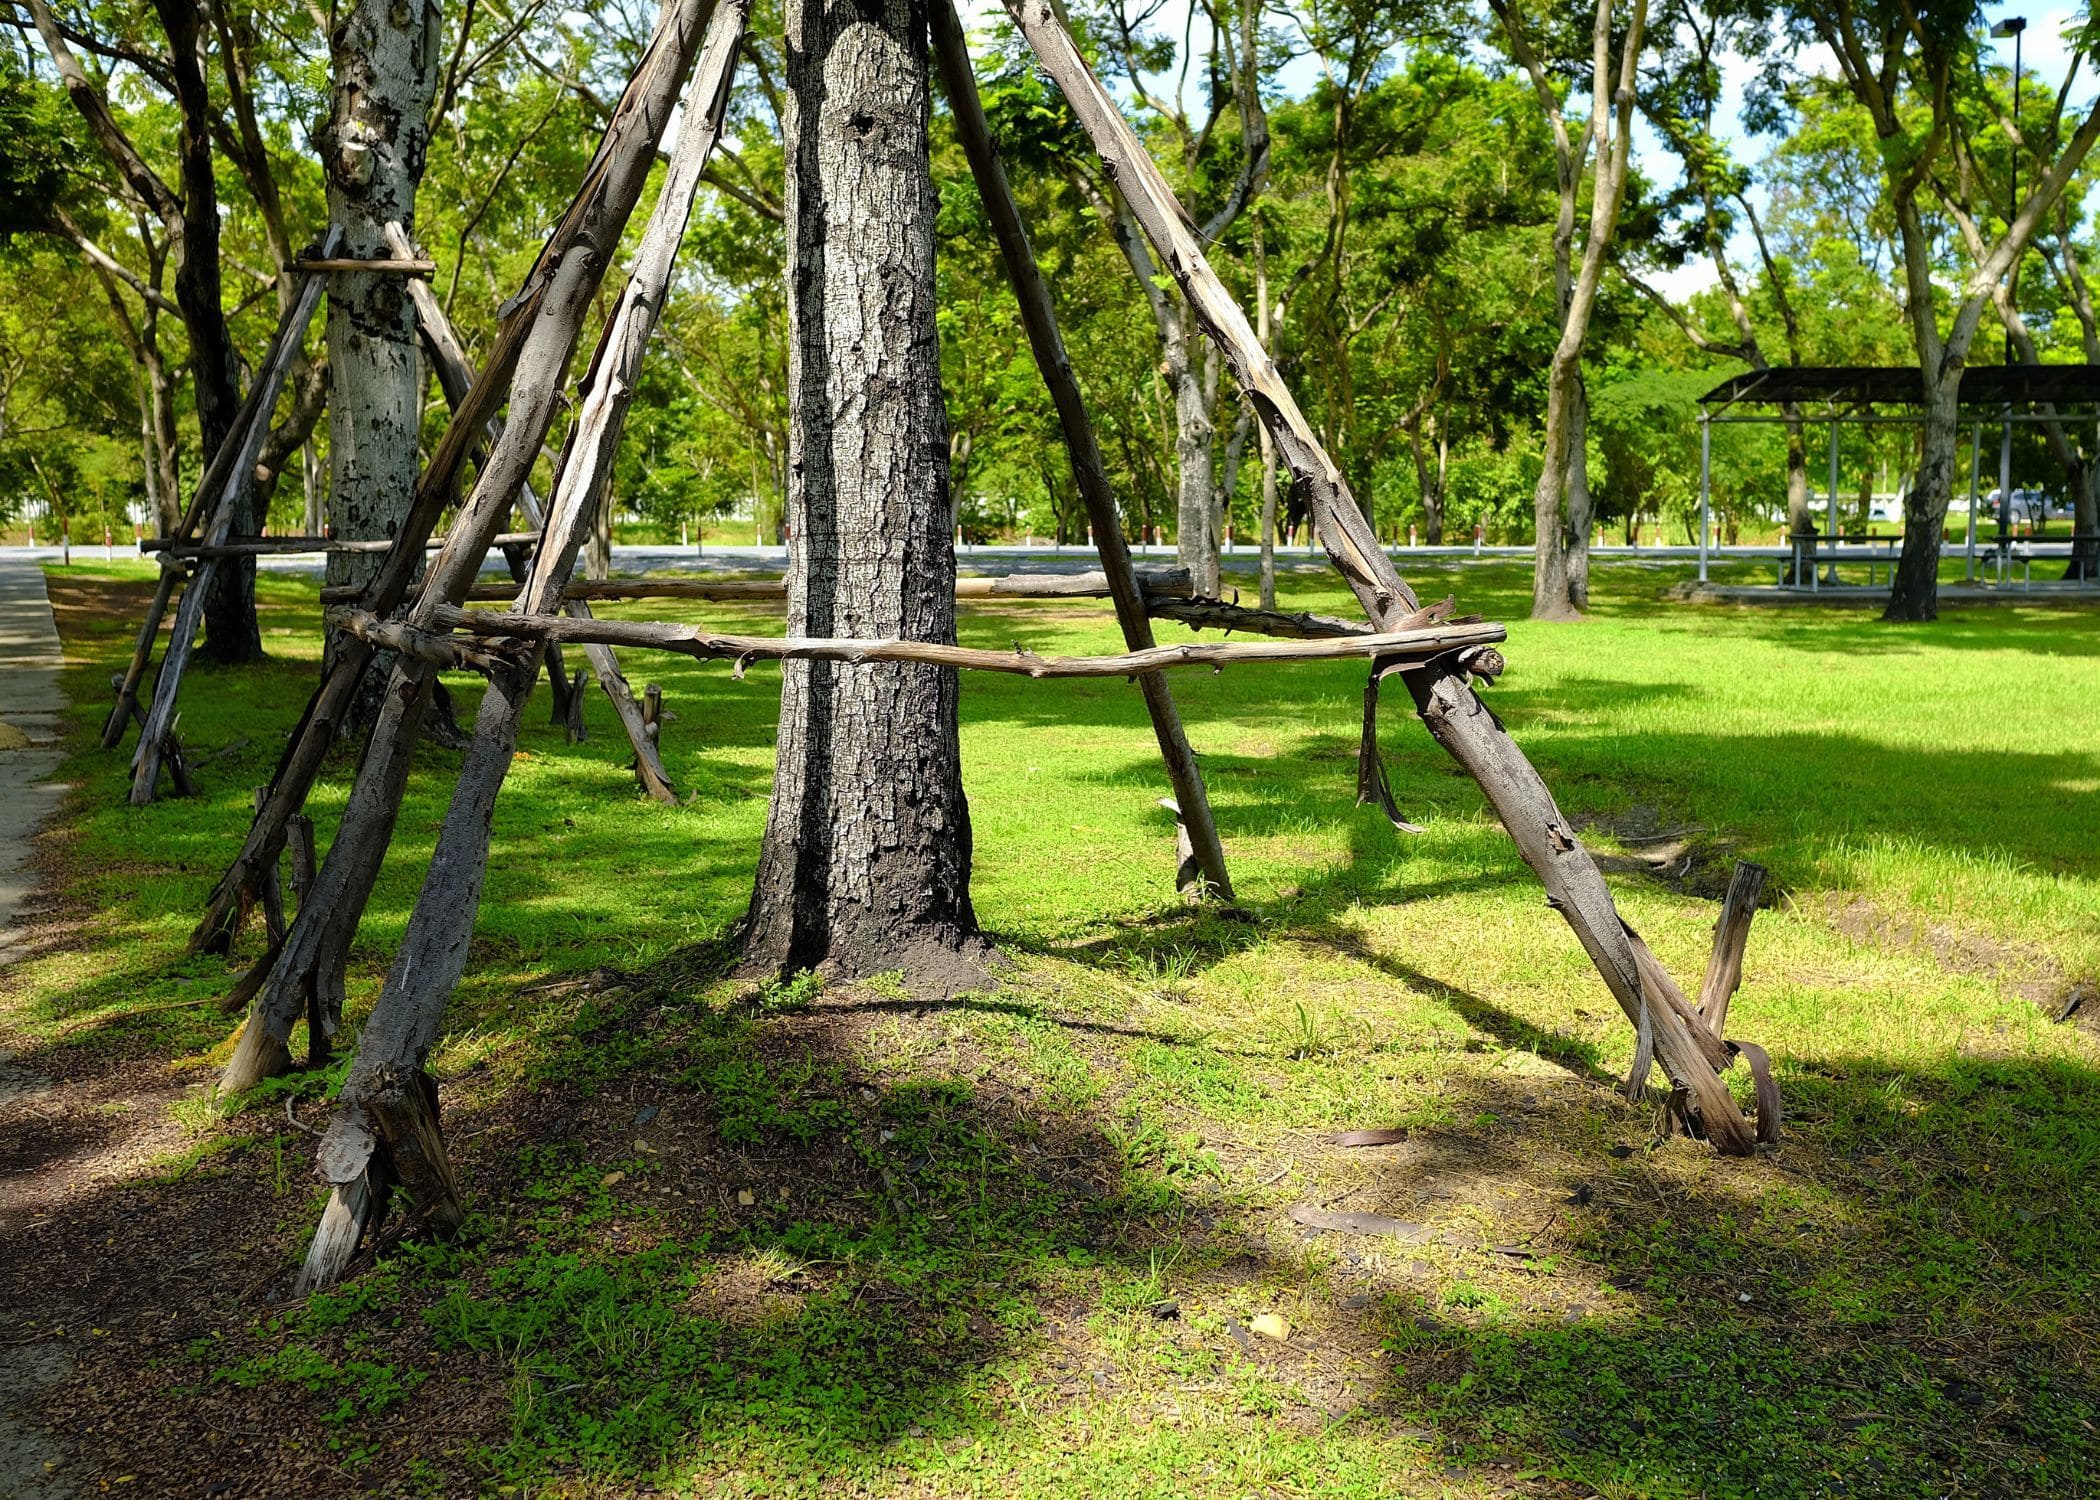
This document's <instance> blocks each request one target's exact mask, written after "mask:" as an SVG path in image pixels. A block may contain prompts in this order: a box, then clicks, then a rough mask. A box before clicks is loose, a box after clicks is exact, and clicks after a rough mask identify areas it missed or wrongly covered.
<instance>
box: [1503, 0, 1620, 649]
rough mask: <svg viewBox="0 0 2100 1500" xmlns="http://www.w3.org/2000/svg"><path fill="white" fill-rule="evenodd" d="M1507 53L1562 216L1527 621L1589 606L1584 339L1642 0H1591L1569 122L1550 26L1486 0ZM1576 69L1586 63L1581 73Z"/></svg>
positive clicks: (1616, 178)
mask: <svg viewBox="0 0 2100 1500" xmlns="http://www.w3.org/2000/svg"><path fill="white" fill-rule="evenodd" d="M1489 4H1490V5H1491V6H1492V7H1493V9H1494V12H1495V18H1496V20H1497V21H1499V22H1500V23H1501V34H1502V36H1503V37H1504V39H1505V40H1506V41H1507V43H1508V46H1509V50H1510V53H1511V55H1512V56H1513V57H1515V58H1516V60H1517V63H1518V65H1519V66H1520V67H1521V68H1523V70H1524V72H1525V74H1526V76H1528V77H1529V78H1530V80H1531V85H1532V88H1533V90H1534V91H1535V92H1536V93H1537V95H1538V100H1539V107H1540V108H1541V109H1542V110H1543V111H1544V112H1545V115H1546V119H1547V122H1548V124H1549V125H1550V126H1551V127H1552V131H1553V151H1554V160H1555V163H1556V164H1557V166H1558V167H1559V179H1560V180H1559V187H1560V214H1559V217H1558V218H1557V219H1556V220H1555V223H1554V229H1553V279H1554V289H1555V292H1556V293H1557V295H1558V301H1559V309H1560V319H1559V322H1560V339H1559V342H1558V343H1557V344H1556V345H1555V347H1554V351H1553V359H1552V363H1551V364H1550V365H1549V366H1548V367H1547V374H1546V422H1545V434H1544V438H1543V454H1542V460H1543V461H1542V462H1541V464H1540V466H1539V478H1538V485H1537V488H1536V489H1535V491H1534V494H1533V500H1532V509H1533V513H1534V516H1535V525H1536V527H1537V534H1536V537H1535V540H1534V547H1535V550H1536V558H1537V562H1536V567H1535V570H1534V573H1533V577H1532V593H1531V613H1532V616H1533V618H1535V619H1544V620H1560V619H1570V618H1573V617H1574V616H1575V615H1578V614H1580V613H1581V611H1582V610H1584V609H1585V608H1587V607H1588V605H1589V595H1590V563H1589V557H1590V552H1589V546H1590V492H1589V473H1588V459H1587V443H1586V439H1585V427H1586V422H1585V397H1584V392H1583V385H1582V350H1583V341H1584V340H1585V339H1586V338H1587V337H1588V334H1589V326H1590V318H1591V316H1592V315H1593V314H1594V313H1595V311H1596V305H1597V291H1598V286H1599V283H1600V282H1601V280H1602V279H1603V274H1604V266H1605V259H1606V256H1607V255H1608V253H1609V252H1610V249H1611V243H1612V236H1613V235H1614V234H1615V233H1616V231H1617V229H1618V222H1619V207H1620V204H1621V202H1622V201H1623V199H1624V196H1625V192H1626V179H1627V171H1628V165H1629V163H1630V161H1631V156H1632V151H1633V108H1634V100H1635V93H1636V90H1635V83H1636V74H1637V68H1638V65H1639V61H1640V55H1641V48H1642V45H1643V43H1644V33H1645V27H1646V24H1647V16H1648V6H1647V0H1632V4H1631V5H1630V6H1629V7H1628V9H1627V13H1626V15H1625V17H1624V20H1623V21H1621V20H1620V18H1619V15H1618V11H1617V8H1616V7H1615V6H1614V5H1613V3H1612V0H1597V6H1596V12H1595V14H1594V16H1593V17H1592V19H1591V24H1590V36H1589V41H1590V49H1589V57H1588V61H1587V63H1586V65H1578V66H1577V70H1576V71H1577V73H1578V76H1585V77H1586V78H1587V81H1588V84H1589V94H1590V113H1589V119H1588V121H1587V123H1586V124H1585V125H1584V126H1583V127H1581V128H1580V129H1579V130H1577V129H1575V128H1573V127H1571V125H1570V123H1569V121H1568V118H1567V115H1566V112H1565V109H1564V105H1563V96H1562V85H1561V83H1560V81H1559V80H1558V79H1557V78H1556V77H1555V75H1554V72H1553V70H1552V66H1551V59H1552V58H1553V56H1554V54H1553V53H1552V52H1549V51H1547V50H1544V47H1543V43H1544V42H1545V41H1546V40H1547V39H1548V36H1549V35H1550V34H1547V33H1543V32H1542V30H1541V28H1540V27H1539V26H1538V25H1537V24H1536V23H1535V22H1534V21H1533V20H1532V19H1530V18H1528V17H1527V15H1526V12H1525V8H1524V4H1523V0H1489ZM1585 70H1586V71H1585ZM1585 167H1587V170H1588V176H1589V189H1590V211H1589V221H1588V224H1587V225H1586V227H1585V228H1584V229H1583V232H1582V235H1581V240H1582V250H1581V255H1580V258H1579V259H1578V258H1577V256H1576V253H1575V241H1576V218H1577V203H1578V199H1579V198H1580V195H1581V192H1582V188H1583V180H1584V170H1585Z"/></svg>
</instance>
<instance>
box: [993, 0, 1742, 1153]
mask: <svg viewBox="0 0 2100 1500" xmlns="http://www.w3.org/2000/svg"><path fill="white" fill-rule="evenodd" d="M1005 4H1006V9H1007V13H1008V15H1010V16H1011V17H1012V18H1013V20H1014V23H1015V25H1016V26H1017V27H1018V28H1019V29H1020V31H1021V34H1022V35H1023V36H1024V37H1026V38H1027V40H1028V43H1029V46H1030V48H1031V49H1032V50H1033V51H1034V53H1035V55H1036V57H1037V59H1038V60H1039V61H1040V62H1041V64H1042V66H1043V69H1044V71H1045V72H1046V73H1047V74H1048V75H1049V76H1050V79H1051V80H1052V82H1054V83H1055V84H1056V85H1057V87H1058V89H1059V90H1060V91H1061V92H1062V93H1063V94H1064V96H1065V99H1066V102H1067V103H1068V104H1070V106H1071V108H1072V111H1073V114H1074V116H1075V117H1076V118H1077V120H1078V122H1079V124H1080V126H1081V128H1083V129H1084V130H1085V131H1086V132H1087V135H1088V137H1089V138H1090V140H1091V141H1092V143H1093V146H1094V150H1095V151H1096V153H1097V154H1099V156H1100V157H1101V159H1102V161H1103V162H1104V164H1105V165H1106V166H1107V168H1108V170H1109V172H1110V174H1111V176H1112V177H1113V178H1114V180H1115V182H1116V185H1117V186H1118V187H1119V188H1120V189H1121V190H1122V191H1123V193H1124V194H1125V195H1126V197H1127V199H1128V201H1129V203H1130V207H1131V210H1132V212H1133V214H1134V215H1135V216H1136V218H1137V220H1138V223H1139V225H1140V226H1141V227H1142V228H1143V230H1144V232H1145V235H1146V237H1147V238H1148V239H1149V240H1151V242H1152V244H1153V246H1154V248H1155V249H1156V250H1157V251H1158V252H1159V255H1160V258H1161V260H1162V261H1163V262H1164V264H1165V266H1166V269H1167V271H1168V272H1169V274H1171V275H1172V276H1173V277H1174V279H1175V282H1176V284H1177V285H1178V286H1179V287H1180V288H1181V291H1182V295H1183V296H1184V297H1186V298H1187V299H1188V304H1189V307H1190V310H1191V311H1192V312H1193V313H1194V314H1195V315H1196V317H1197V319H1198V320H1199V321H1200V322H1201V323H1202V325H1203V327H1204V330H1205V332H1207V333H1208V334H1209V335H1210V337H1211V338H1212V340H1213V341H1215V342H1216V344H1217V345H1218V348H1219V350H1220V351H1221V352H1222V353H1223V354H1224V356H1225V358H1226V361H1227V363H1229V364H1230V365H1231V366H1232V372H1233V375H1234V377H1235V378H1236V379H1237V380H1238V381H1239V384H1240V388H1241V390H1243V391H1245V392H1246V394H1247V397H1248V399H1249V400H1250V401H1252V402H1253V404H1254V409H1255V413H1256V415H1257V416H1259V417H1260V418H1261V420H1262V422H1263V424H1264V425H1265V426H1266V427H1267V428H1268V430H1269V434H1270V437H1271V439H1272V440H1273V441H1274V443H1275V446H1276V451H1277V456H1278V458H1280V459H1281V460H1282V462H1283V464H1284V465H1285V467H1286V468H1288V469H1289V470H1290V472H1291V476H1292V479H1293V482H1294V488H1295V490H1296V492H1297V493H1298V494H1299V495H1300V496H1301V497H1302V498H1303V499H1304V500H1305V501H1306V503H1307V504H1308V506H1309V507H1310V508H1311V511H1312V514H1313V518H1314V522H1315V530H1316V532H1317V534H1318V536H1319V538H1320V541H1321V543H1322V545H1324V546H1325V547H1326V549H1327V554H1328V556H1329V557H1330V558H1331V559H1333V561H1334V564H1335V567H1336V568H1337V569H1338V570H1339V571H1340V572H1341V574H1342V577H1343V579H1344V580H1345V581H1347V583H1348V584H1349V587H1350V589H1351V590H1352V591H1353V592H1354V593H1355V594H1356V597H1357V601H1358V602H1359V603H1360V604H1361V605H1362V606H1363V609H1364V613H1365V614H1366V615H1367V616H1369V617H1370V619H1371V621H1372V622H1373V623H1374V624H1376V625H1377V626H1378V627H1379V628H1380V629H1393V628H1396V627H1398V626H1401V625H1402V624H1404V623H1405V622H1406V621H1408V620H1409V619H1410V618H1411V617H1413V616H1414V615H1415V613H1416V612H1417V609H1418V602H1417V600H1416V598H1415V595H1414V592H1413V591H1412V590H1411V589H1409V588H1408V587H1407V585H1406V584H1405V583H1404V582H1403V581H1402V580H1401V578H1400V575H1399V574H1398V573H1397V572H1396V571H1395V570H1394V568H1393V564H1392V559H1390V558H1389V557H1387V556H1386V554H1385V551H1384V549H1383V548H1381V547H1380V546H1379V545H1378V540H1377V538H1376V536H1374V535H1373V534H1372V532H1371V528H1370V524H1369V523H1368V522H1367V521H1366V520H1365V518H1364V514H1363V512H1362V510H1361V509H1359V508H1358V506H1357V504H1356V498H1355V496H1354V495H1352V494H1350V492H1349V486H1348V483H1347V481H1346V480H1345V479H1344V478H1343V477H1342V473H1341V470H1340V469H1339V468H1338V467H1337V466H1336V465H1335V463H1334V461H1333V459H1332V458H1330V457H1329V456H1328V454H1327V451H1326V449H1325V448H1324V447H1323V446H1322V445H1321V443H1320V441H1319V439H1318V437H1317V436H1316V435H1315V434H1314V432H1313V430H1312V426H1311V424H1310V423H1309V422H1307V421H1306V419H1305V414H1304V413H1303V412H1301V411H1300V410H1299V409H1298V404H1297V402H1296V401H1295V400H1294V399H1293V398H1292V396H1291V393H1290V390H1289V388H1288V387H1287V386H1286V385H1285V384H1284V381H1283V377H1282V375H1281V373H1280V372H1279V371H1278V370H1277V368H1276V364H1275V361H1274V360H1272V359H1270V357H1269V355H1268V351H1267V350H1265V349H1264V348H1263V347H1262V345H1261V342H1260V340H1259V339H1257V338H1256V337H1255V333H1254V329H1253V327H1252V326H1251V325H1250V324H1249V323H1248V321H1247V315H1246V313H1245V312H1244V311H1243V310H1242V309H1241V308H1240V306H1239V304H1238V303H1237V302H1236V301H1234V300H1233V297H1232V295H1231V293H1230V292H1228V291H1227V290H1226V288H1225V285H1224V283H1223V282H1222V281H1220V280H1219V279H1218V276H1217V273H1216V272H1214V271H1213V270H1212V269H1211V268H1210V264H1209V262H1208V261H1206V260H1205V259H1204V256H1203V250H1202V247H1201V245H1199V244H1198V243H1197V240H1196V236H1195V232H1194V230H1193V229H1192V228H1191V227H1190V221H1189V218H1188V215H1187V213H1186V211H1185V210H1184V209H1183V208H1182V206H1181V204H1180V203H1179V201H1178V200H1177V199H1176V198H1175V196H1174V193H1173V190H1172V188H1170V187H1169V186H1168V184H1167V180H1166V178H1165V176H1164V175H1163V174H1162V173H1161V172H1160V169H1159V166H1158V164H1157V163H1155V162H1154V161H1153V160H1152V158H1151V156H1150V155H1149V154H1148V153H1147V152H1146V150H1145V148H1144V144H1143V142H1141V141H1140V140H1139V139H1138V137H1137V134H1136V132H1135V131H1133V130H1132V129H1131V127H1130V124H1129V122H1128V121H1127V120H1125V119H1124V118H1123V115H1122V112H1121V111H1120V110H1119V109H1118V108H1117V107H1116V103H1115V101H1114V100H1113V99H1111V98H1110V97H1109V94H1108V91H1107V90H1106V89H1105V88H1103V87H1102V85H1101V81H1100V79H1098V78H1096V77H1095V76H1094V73H1093V71H1092V69H1090V68H1089V67H1088V66H1087V63H1086V60H1085V58H1084V57H1082V56H1081V55H1080V52H1079V48H1078V46H1077V44H1076V43H1075V42H1074V41H1073V39H1072V36H1071V33H1070V31H1069V30H1067V28H1066V26H1065V24H1064V21H1063V19H1062V17H1061V16H1060V14H1059V12H1058V9H1057V7H1056V4H1055V3H1054V0H1005ZM1405 677H1406V681H1407V685H1408V690H1409V692H1410V693H1411V694H1412V696H1413V698H1414V700H1415V707H1416V711H1417V712H1418V713H1419V714H1420V715H1421V718H1422V722H1423V724H1424V725H1425V726H1426V727H1427V728H1428V729H1429V732H1430V734H1431V735H1432V736H1434V737H1435V739H1436V741H1437V743H1438V744H1440V745H1442V746H1443V747H1444V748H1445V750H1446V751H1448V752H1449V753H1450V754H1451V756H1452V757H1453V758H1454V759H1456V760H1457V761H1458V762H1459V764H1460V765H1462V766H1464V767H1465V769H1466V770H1467V771H1468V772H1469V773H1470V774H1471V775H1472V776H1473V778H1474V780H1476V781H1477V782H1479V783H1480V787H1481V790H1482V791H1483V792H1485V793H1486V795H1487V798H1488V800H1489V802H1490V803H1491V804H1492V805H1493V806H1494V808H1495V812H1496V814H1497V816H1498V817H1500V818H1501V820H1502V825H1503V827H1505V828H1507V829H1508V830H1509V833H1510V836H1511V837H1512V838H1513V839H1514V840H1515V841H1516V844H1517V848H1518V850H1519V851H1520V852H1521V853H1522V854H1523V856H1524V859H1525V861H1526V863H1528V864H1529V865H1530V866H1531V867H1532V869H1533V870H1534V871H1536V872H1537V874H1538V876H1539V879H1540V881H1541V882H1542V883H1543V884H1544V885H1545V887H1546V895H1547V900H1548V903H1549V904H1550V905H1552V906H1553V907H1554V908H1555V909H1556V910H1557V911H1559V912H1560V914H1561V915H1562V916H1563V917H1564V918H1565V919H1566V920H1567V922H1568V925H1569V926H1570V927H1571V928H1572V929H1573V930H1574V932H1575V935H1576V937H1577V939H1578V940H1579V941H1580V942H1581V943H1582V946H1583V948H1584V950H1585V951H1586V952H1587V953H1588V954H1589V956H1590V959H1591V961H1592V962H1593V963H1595V964H1596V966H1597V969H1598V972H1599V973H1600V974H1601V975H1602V976H1603V978H1604V981H1605V984H1606V986H1607V987H1608V988H1609V989H1610V990H1611V992H1612V995H1613V998H1615V999H1616V1000H1617V1001H1618V1002H1619V1006H1620V1008H1621V1009H1622V1010H1624V1011H1625V1013H1626V1016H1627V1019H1628V1020H1630V1021H1631V1022H1632V1023H1633V1026H1634V1031H1635V1036H1636V1038H1637V1041H1636V1047H1635V1066H1634V1076H1633V1078H1632V1079H1631V1080H1630V1082H1631V1083H1632V1084H1633V1085H1634V1086H1635V1087H1636V1088H1637V1087H1638V1086H1639V1084H1640V1083H1641V1081H1642V1079H1643V1077H1644V1076H1645V1074H1646V1072H1647V1069H1648V1067H1649V1065H1650V1061H1651V1059H1652V1058H1659V1059H1660V1060H1661V1062H1662V1064H1663V1067H1664V1070H1665V1071H1666V1072H1667V1073H1668V1074H1669V1076H1670V1079H1671V1081H1672V1082H1673V1083H1676V1084H1679V1085H1681V1086H1682V1087H1684V1088H1685V1089H1686V1090H1687V1091H1688V1094H1689V1098H1690V1107H1691V1108H1692V1110H1693V1111H1694V1112H1696V1114H1697V1115H1698V1117H1699V1118H1700V1120H1701V1122H1702V1123H1703V1126H1704V1129H1705V1131H1706V1133H1707V1136H1708V1138H1709V1139H1710V1140H1711V1141H1712V1142H1713V1143H1714V1145H1715V1146H1716V1147H1717V1148H1718V1149H1719V1150H1721V1151H1723V1152H1724V1153H1728V1154H1731V1155H1741V1154H1745V1153H1747V1152H1749V1151H1750V1150H1751V1149H1752V1146H1753V1138H1752V1134H1751V1129H1750V1124H1749V1122H1748V1121H1747V1120H1746V1119H1745V1118H1744V1117H1743V1113H1742V1111H1741V1110H1740V1109H1738V1108H1737V1107H1736V1104H1735V1101H1734V1099H1733V1098H1732V1097H1731V1096H1730V1094H1729V1092H1728V1089H1727V1087H1726V1085H1724V1084H1723V1083H1722V1081H1721V1079H1720V1077H1719V1070H1720V1069H1722V1068H1725V1067H1726V1066H1727V1065H1728V1062H1729V1054H1728V1053H1727V1051H1726V1050H1725V1049H1723V1048H1722V1047H1721V1045H1720V1043H1719V1041H1718V1040H1717V1039H1716V1038H1714V1037H1713V1035H1712V1034H1711V1033H1710V1032H1708V1031H1707V1030H1706V1028H1705V1027H1704V1026H1703V1025H1699V1024H1698V1023H1697V1022H1696V1020H1695V1019H1688V1018H1690V1017H1691V1006H1690V1004H1689V1003H1688V1002H1687V1001H1685V999H1684V996H1683V994H1682V992H1681V991H1680V990H1678V989H1677V987H1676V985H1675V984H1674V983H1673V982H1672V981H1671V980H1670V978H1669V976H1668V975H1667V974H1666V973H1664V972H1663V971H1662V969H1661V966H1660V965H1655V964H1653V955H1649V963H1648V964H1645V965H1644V964H1643V963H1642V961H1641V958H1640V955H1641V954H1642V953H1644V952H1645V951H1646V949H1645V945H1643V944H1641V943H1640V941H1639V939H1638V937H1637V936H1636V935H1635V934H1634V933H1633V932H1632V930H1631V929H1630V928H1628V927H1627V926H1626V924H1625V923H1624V922H1623V921H1622V920H1621V919H1620V917H1619V914H1618V910H1617V908H1616V907H1615V906H1614V905H1613V904H1612V899H1611V892H1610V891H1609V890H1608V889H1607V888H1606V887H1605V884H1604V877H1603V876H1602V875H1601V874H1599V873H1598V870H1597V866H1596V862H1595V861H1594V860H1592V859H1591V858H1590V856H1589V853H1588V851H1587V850H1585V849H1584V848H1583V847H1582V844H1581V842H1580V841H1579V840H1578V839H1577V838H1576V837H1575V832H1574V829H1573V827H1572V826H1571V825H1570V824H1569V822H1568V820H1567V818H1566V817H1565V816H1564V815H1563V814H1562V813H1561V810H1560V808H1559V806H1558V805H1557V804H1556V803H1555V802H1554V800H1553V795H1552V793H1551V792H1550V791H1548V790H1547V788H1546V784H1545V782H1544V781H1542V780H1541V779H1540V778H1539V774H1538V772H1537V771H1536V770H1535V769H1534V768H1533V767H1532V765H1531V762H1530V761H1529V760H1527V759H1526V758H1525V756H1524V752H1523V751H1522V750H1520V749H1518V748H1517V744H1516V742H1515V741H1514V740H1512V739H1511V738H1510V737H1509V734H1508V731H1507V730H1505V729H1504V728H1503V726H1502V721H1501V720H1500V719H1498V718H1496V717H1495V715H1494V713H1493V712H1491V711H1490V710H1489V708H1488V706H1487V705H1486V704H1485V703H1484V702H1482V701H1481V699H1480V696H1479V695H1478V694H1477V693H1475V692H1474V691H1473V689H1472V687H1471V685H1470V684H1469V683H1468V681H1467V679H1466V676H1465V674H1464V672H1463V671H1461V670H1456V669H1455V667H1439V668H1432V669H1429V670H1424V671H1418V672H1410V673H1407V674H1405Z"/></svg>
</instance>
